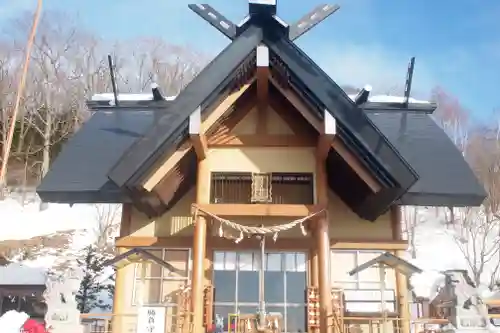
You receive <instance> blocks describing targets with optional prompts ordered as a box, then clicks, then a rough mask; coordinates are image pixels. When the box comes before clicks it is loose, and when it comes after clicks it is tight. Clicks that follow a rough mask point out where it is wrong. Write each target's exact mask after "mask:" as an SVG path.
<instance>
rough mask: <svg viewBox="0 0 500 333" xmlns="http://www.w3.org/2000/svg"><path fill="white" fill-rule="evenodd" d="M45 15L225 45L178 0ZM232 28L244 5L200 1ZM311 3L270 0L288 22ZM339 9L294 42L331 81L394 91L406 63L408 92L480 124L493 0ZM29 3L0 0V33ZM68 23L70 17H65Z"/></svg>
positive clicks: (131, 1)
mask: <svg viewBox="0 0 500 333" xmlns="http://www.w3.org/2000/svg"><path fill="white" fill-rule="evenodd" d="M44 2H45V8H44V9H45V10H60V11H66V12H68V13H69V14H70V15H74V16H75V17H77V18H78V20H79V21H80V22H81V23H82V24H83V25H84V26H85V28H86V29H89V30H91V31H93V32H94V33H95V34H97V35H99V36H100V37H102V38H103V39H105V40H109V41H113V40H116V39H127V38H130V37H139V36H155V37H162V38H164V39H165V40H167V41H170V42H172V43H179V44H188V45H191V46H193V47H195V48H196V49H198V50H199V51H202V52H205V53H210V54H214V55H215V54H217V53H218V52H219V51H220V50H221V49H222V48H223V47H224V46H225V45H227V43H228V41H227V40H226V39H225V38H224V37H223V36H222V35H221V34H220V33H218V32H217V31H216V30H215V29H213V28H211V27H210V26H209V25H208V24H207V23H205V22H204V21H202V20H201V19H200V18H198V17H197V16H196V15H195V14H193V13H192V12H191V11H190V10H189V9H188V8H187V4H188V3H189V2H186V1H183V0H175V1H173V0H141V1H139V0H85V1H78V2H77V1H74V0H45V1H44ZM205 2H207V3H209V4H211V5H212V6H213V7H215V8H216V9H218V10H219V11H220V12H222V13H223V14H224V15H226V16H227V17H228V18H230V19H232V20H233V21H234V22H238V21H240V20H241V19H242V18H243V17H244V15H245V14H246V12H247V10H248V7H247V0H206V1H205ZM320 3H322V1H318V0H309V1H299V0H286V1H285V0H278V15H279V16H280V17H281V18H283V19H285V20H286V21H288V22H293V21H295V20H296V19H298V18H299V17H301V16H302V15H303V14H305V13H306V12H307V11H309V10H310V9H312V8H313V7H314V6H316V5H318V4H320ZM333 3H338V4H340V6H341V9H340V10H339V11H338V12H337V13H335V14H334V15H333V16H331V17H330V18H329V19H328V20H327V21H325V22H323V23H322V24H321V25H320V26H318V27H316V28H315V29H314V30H312V31H311V32H309V33H308V34H307V35H305V36H303V37H301V38H300V40H299V41H298V44H299V45H300V46H301V47H303V48H304V50H305V51H306V52H308V53H309V54H310V56H311V58H313V59H314V60H316V61H317V62H318V63H319V64H320V65H321V66H322V67H323V68H324V69H325V70H326V71H327V72H328V73H329V74H330V76H331V77H332V78H333V79H334V80H336V81H337V82H339V83H341V84H352V85H355V86H363V85H365V84H371V85H372V86H374V87H375V88H378V89H380V90H391V89H392V90H394V89H395V87H400V88H399V89H401V90H402V86H403V84H404V79H405V72H406V66H407V63H408V60H409V58H410V57H411V56H415V57H416V69H415V76H414V89H415V92H416V93H417V94H419V95H420V97H422V95H424V96H425V95H426V94H428V92H429V91H430V90H431V89H432V87H434V86H436V85H440V86H442V87H444V88H445V89H446V90H447V91H450V92H451V93H452V94H454V95H456V96H457V97H458V98H459V99H460V101H461V103H462V104H463V105H464V106H465V107H466V108H468V109H470V110H471V111H472V112H473V114H474V115H475V116H476V117H478V118H481V119H483V120H487V118H488V116H489V115H490V112H491V111H492V110H493V109H495V108H498V107H500V93H497V89H500V65H499V64H500V34H499V33H498V32H499V31H500V20H499V19H498V17H500V1H498V0H480V1H479V0H455V1H451V0H439V1H437V0H337V1H335V2H333ZM35 6H36V0H0V27H4V26H6V25H7V24H9V22H10V21H11V19H12V18H14V17H16V15H19V14H20V13H22V12H23V11H26V10H32V9H33V8H35ZM68 17H71V16H68Z"/></svg>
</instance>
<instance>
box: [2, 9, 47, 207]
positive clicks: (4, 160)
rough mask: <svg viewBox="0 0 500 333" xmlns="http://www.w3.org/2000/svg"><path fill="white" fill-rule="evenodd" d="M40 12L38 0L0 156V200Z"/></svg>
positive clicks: (4, 185)
mask: <svg viewBox="0 0 500 333" xmlns="http://www.w3.org/2000/svg"><path fill="white" fill-rule="evenodd" d="M41 12H42V0H38V4H37V7H36V10H35V14H34V16H33V25H32V26H31V32H30V36H29V38H28V43H27V45H26V52H25V57H24V64H23V70H22V74H21V79H20V80H19V85H18V86H17V93H16V101H15V104H14V110H13V112H12V118H11V119H10V126H9V132H8V133H7V142H4V146H3V154H2V166H1V167H0V200H1V199H3V198H4V197H5V194H6V193H5V191H6V188H7V165H8V161H9V157H10V150H11V147H12V140H13V138H14V131H15V129H16V120H17V114H18V113H19V104H21V97H22V95H23V92H24V86H25V85H26V76H27V74H28V67H29V63H30V58H31V49H32V48H33V43H34V41H35V36H36V28H37V26H38V21H39V20H40V14H41Z"/></svg>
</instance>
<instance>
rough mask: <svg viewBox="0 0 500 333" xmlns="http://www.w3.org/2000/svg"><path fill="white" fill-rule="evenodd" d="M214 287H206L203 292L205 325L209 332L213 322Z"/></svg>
mask: <svg viewBox="0 0 500 333" xmlns="http://www.w3.org/2000/svg"><path fill="white" fill-rule="evenodd" d="M213 301H214V287H213V286H206V287H205V290H203V325H204V326H205V328H206V329H207V330H208V329H210V328H211V327H212V321H213Z"/></svg>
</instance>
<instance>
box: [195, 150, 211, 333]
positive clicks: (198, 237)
mask: <svg viewBox="0 0 500 333" xmlns="http://www.w3.org/2000/svg"><path fill="white" fill-rule="evenodd" d="M208 177H209V174H208V169H207V161H206V160H205V159H203V160H199V161H198V177H197V181H196V203H199V204H202V203H207V202H208V201H209V195H208V194H209V193H208V191H209V179H208ZM194 222H195V227H194V237H193V277H192V283H191V312H192V313H193V332H194V333H201V332H203V288H204V283H205V267H204V266H205V261H206V259H205V258H206V239H207V221H206V218H205V216H204V215H202V214H198V215H197V216H196V221H194Z"/></svg>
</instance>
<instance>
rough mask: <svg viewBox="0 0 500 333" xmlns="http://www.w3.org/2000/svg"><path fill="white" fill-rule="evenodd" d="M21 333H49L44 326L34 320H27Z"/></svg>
mask: <svg viewBox="0 0 500 333" xmlns="http://www.w3.org/2000/svg"><path fill="white" fill-rule="evenodd" d="M22 332H23V333H49V331H47V330H46V329H45V325H44V324H42V323H41V322H39V321H36V320H35V319H28V320H26V322H25V323H24V325H23V330H22Z"/></svg>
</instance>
